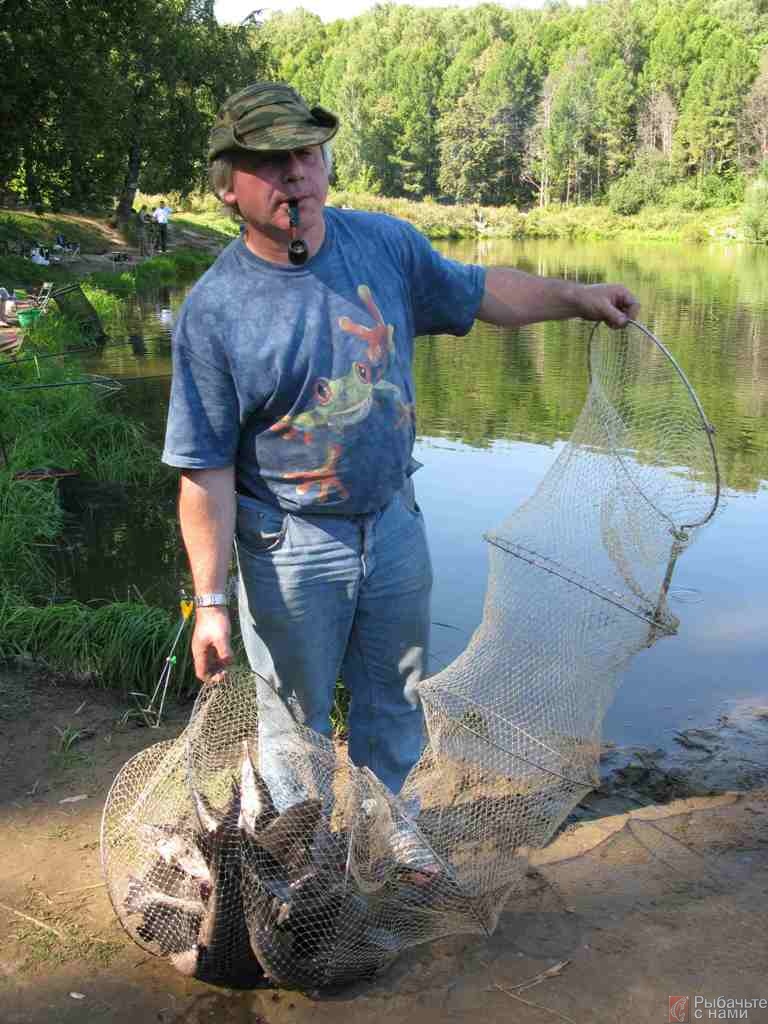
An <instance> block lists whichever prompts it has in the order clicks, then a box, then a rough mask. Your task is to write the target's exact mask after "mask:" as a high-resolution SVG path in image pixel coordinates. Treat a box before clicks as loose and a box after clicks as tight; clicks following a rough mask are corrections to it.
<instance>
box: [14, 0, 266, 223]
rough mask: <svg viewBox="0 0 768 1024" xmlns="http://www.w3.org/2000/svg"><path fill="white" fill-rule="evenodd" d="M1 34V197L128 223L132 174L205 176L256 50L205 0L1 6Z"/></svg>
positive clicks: (18, 1)
mask: <svg viewBox="0 0 768 1024" xmlns="http://www.w3.org/2000/svg"><path fill="white" fill-rule="evenodd" d="M3 14H4V23H5V24H7V25H8V26H12V29H10V28H9V30H8V31H6V32H3V33H2V35H1V36H0V39H1V41H2V46H3V66H4V68H5V69H6V71H7V74H6V75H5V76H4V82H3V146H2V149H0V191H9V192H12V193H13V194H15V195H17V196H19V197H20V198H21V199H22V200H23V201H25V202H27V203H28V204H30V205H32V206H33V207H42V206H46V207H49V208H52V209H57V208H61V207H62V206H74V207H77V208H80V209H83V208H85V207H92V208H94V209H106V208H109V207H111V206H112V205H113V202H114V200H115V199H116V198H120V199H121V204H120V206H121V210H122V216H123V218H124V219H127V215H128V211H129V209H130V205H131V203H132V198H133V193H134V191H135V189H136V185H137V182H138V180H139V176H140V175H141V176H142V177H145V178H146V179H147V180H149V181H151V182H153V187H154V188H156V189H158V190H159V189H170V188H176V189H179V190H181V191H187V190H189V188H191V187H192V186H193V185H194V184H195V183H196V182H197V181H199V180H200V178H201V176H202V174H203V171H204V145H205V139H206V136H207V133H208V130H209V126H210V122H211V119H212V116H213V114H214V112H215V109H216V107H217V105H218V103H219V102H220V101H221V100H222V99H223V98H224V96H225V95H226V94H227V93H228V92H229V91H231V90H232V89H233V88H234V87H236V86H237V85H239V84H241V83H242V82H243V81H245V80H247V78H249V77H257V76H258V70H259V68H260V66H261V65H262V64H263V60H262V55H261V43H260V40H259V39H258V36H257V35H254V34H253V32H252V31H251V30H250V29H248V28H247V27H237V28H236V27H232V26H220V25H218V24H217V23H216V20H215V18H214V15H213V4H212V3H209V2H207V0H204V2H197V0H130V2H128V3H125V4H107V5H104V4H102V3H99V2H97V0H79V2H78V4H77V5H75V6H74V7H73V6H72V5H69V4H54V5H51V4H50V3H47V2H45V0H8V3H6V4H5V5H4V10H3Z"/></svg>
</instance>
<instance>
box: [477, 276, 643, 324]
mask: <svg viewBox="0 0 768 1024" xmlns="http://www.w3.org/2000/svg"><path fill="white" fill-rule="evenodd" d="M638 310H639V304H638V301H637V299H636V298H635V297H634V295H632V293H631V292H630V291H628V289H626V288H625V287H624V286H623V285H621V284H591V285H586V284H579V283H578V282H576V281H563V280H561V279H559V278H553V277H537V276H536V275H534V274H525V273H523V271H521V270H512V269H511V268H507V267H491V268H490V269H489V270H488V272H487V274H486V279H485V294H484V295H483V301H482V302H481V303H480V311H479V313H478V319H480V320H485V321H486V323H491V324H498V325H499V326H501V327H522V326H523V325H524V324H535V323H539V322H540V321H542V320H567V319H568V318H569V317H582V318H583V319H584V320H602V321H603V322H604V323H606V324H608V326H609V327H624V326H625V324H626V322H627V319H628V318H631V319H633V320H634V319H635V317H636V314H637V312H638Z"/></svg>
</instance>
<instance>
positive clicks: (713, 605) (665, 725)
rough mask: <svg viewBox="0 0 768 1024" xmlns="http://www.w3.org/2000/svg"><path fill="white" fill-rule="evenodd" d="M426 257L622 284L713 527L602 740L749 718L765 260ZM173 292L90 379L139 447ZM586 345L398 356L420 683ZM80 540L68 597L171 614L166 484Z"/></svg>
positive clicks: (481, 579) (767, 647)
mask: <svg viewBox="0 0 768 1024" xmlns="http://www.w3.org/2000/svg"><path fill="white" fill-rule="evenodd" d="M440 248H441V249H442V250H443V251H444V252H446V253H447V254H448V255H450V256H452V257H454V258H456V259H461V260H464V261H468V262H478V263H483V264H485V265H488V266H492V265H501V264H504V265H509V266H516V267H518V268H519V269H522V270H528V271H531V272H534V273H540V274H546V275H551V276H561V277H568V278H571V279H576V280H580V281H584V282H598V281H610V280H613V281H621V282H623V283H624V284H626V285H627V286H628V287H629V288H631V289H632V290H633V291H634V293H635V294H636V295H637V296H638V298H639V299H640V301H641V303H642V312H641V320H643V321H644V322H645V323H646V324H647V325H648V326H649V327H650V328H651V329H652V330H653V331H654V332H655V333H656V334H657V335H658V336H659V337H660V338H661V340H662V341H663V342H664V343H665V344H666V345H667V347H668V348H669V349H670V350H671V351H672V352H673V354H674V355H675V357H676V358H677V360H678V361H679V363H680V365H681V366H682V368H683V370H684V371H685V373H686V374H687V376H688V378H689V379H690V381H691V383H692V384H693V386H694V388H695V389H696V392H697V394H698V395H699V398H700V400H701V402H702V404H703V406H704V409H705V411H706V413H707V416H708V418H709V419H710V421H711V422H712V423H713V424H714V425H715V427H716V431H717V449H718V455H719V459H720V466H721V472H722V476H723V479H724V483H725V487H724V497H725V501H724V506H725V507H724V511H723V512H722V513H721V514H720V515H718V516H717V517H716V519H715V520H714V522H713V523H712V524H711V525H709V526H708V527H707V529H706V530H704V531H702V533H701V536H700V537H699V538H698V539H697V541H696V543H695V544H694V545H693V546H692V547H691V548H690V549H689V550H688V551H687V552H686V553H685V554H684V556H683V557H682V558H681V559H680V561H679V563H678V565H677V567H676V570H675V574H674V578H673V581H672V588H671V591H670V604H671V607H672V610H673V611H674V612H675V614H676V615H677V616H678V617H679V619H680V628H679V631H678V633H677V635H675V636H674V637H669V638H665V639H663V640H661V641H659V642H658V643H656V645H655V646H654V647H652V648H650V649H648V650H646V651H644V652H642V654H640V655H638V656H637V657H636V658H635V659H634V661H633V662H632V664H631V666H630V667H629V669H628V670H627V671H626V673H625V675H624V678H623V682H622V685H621V688H620V690H619V692H618V695H617V697H616V699H615V701H614V703H613V705H612V707H611V708H610V710H609V712H608V716H607V718H606V723H605V735H606V738H608V739H610V740H613V741H614V742H617V743H619V744H642V745H656V744H661V745H665V744H666V745H668V744H669V740H670V737H671V736H672V734H673V733H674V732H675V731H676V730H681V729H685V728H687V727H690V726H694V725H706V724H710V723H713V722H714V721H716V719H717V717H718V715H720V714H721V713H723V712H724V711H727V710H728V709H729V708H731V707H732V706H733V705H734V704H738V703H743V702H744V701H748V702H754V703H755V704H762V705H768V673H767V671H766V670H767V668H768V531H767V530H766V523H767V522H768V487H767V485H766V481H768V250H766V249H758V248H747V247H739V246H733V247H731V248H724V247H711V248H710V247H683V246H674V247H672V246H667V245H650V244H646V245H642V246H639V245H638V246H632V247H630V246H628V245H625V244H621V245H620V244H613V243H581V242H578V243H571V242H568V243H566V242H562V243H561V242H525V243H518V242H508V241H481V242H471V243H470V242H464V243H455V244H447V243H446V244H442V245H441V246H440ZM183 295H184V292H183V290H173V291H169V290H161V291H159V292H156V293H152V294H147V295H143V296H141V297H140V298H139V299H138V300H137V301H136V303H135V306H134V308H133V309H132V311H131V313H130V315H129V318H128V321H127V323H126V325H125V334H126V337H127V336H128V335H131V334H132V335H134V342H133V344H132V345H130V344H125V338H123V339H117V338H115V343H114V344H112V345H108V346H107V347H106V348H105V349H104V351H103V352H102V353H101V354H100V355H99V356H98V357H95V358H94V359H93V360H92V362H91V365H90V367H89V368H90V369H91V370H93V371H94V372H99V373H108V374H112V375H115V376H117V377H121V378H123V379H124V380H125V381H126V388H125V391H124V392H123V394H122V395H121V396H120V398H119V399H118V401H120V402H121V403H123V404H126V405H127V406H128V407H129V408H130V409H131V410H132V411H133V413H134V414H135V415H136V416H137V417H139V418H141V419H142V421H144V422H145V423H147V425H148V426H149V429H150V432H151V434H152V436H153V437H156V438H158V439H159V438H160V437H161V434H162V425H163V421H164V412H165V404H166V401H167V394H168V374H169V371H170V359H169V346H170V329H171V326H172V322H173V318H174V315H175V313H176V311H177V309H178V307H179V305H180V303H181V301H182V299H183ZM587 332H588V328H587V326H586V325H584V324H582V323H580V322H567V323H551V324H545V325H535V326H532V327H528V328H524V329H520V330H505V329H500V328H495V327H490V326H488V325H485V324H481V323H478V324H476V325H475V327H474V328H473V330H472V332H471V333H470V334H469V335H468V336H467V337H466V338H452V337H433V338H424V339H421V340H420V341H419V342H418V344H417V353H416V360H415V377H416V387H417V396H418V413H417V434H418V442H417V445H416V451H415V455H416V457H417V458H418V459H419V461H420V462H422V463H423V468H422V469H421V470H420V471H419V472H418V474H417V476H416V486H417V492H418V497H419V503H420V505H421V507H422V509H423V510H424V514H425V516H426V519H427V523H428V527H429V535H430V541H431V548H432V556H433V562H434V569H435V589H434V600H433V620H434V628H433V662H432V668H433V669H435V670H436V669H438V668H440V667H442V666H443V665H445V664H447V663H448V662H449V661H451V660H452V659H453V658H454V657H455V656H456V655H457V654H458V653H459V652H460V651H461V650H462V649H463V648H464V646H465V645H466V642H467V640H468V639H469V637H470V635H471V633H472V631H473V629H474V628H475V627H476V625H477V624H478V622H479V621H480V618H481V613H482V602H483V597H484V594H485V585H486V571H487V550H486V544H485V543H484V541H483V540H482V534H483V533H484V531H487V530H488V529H490V528H491V527H493V526H494V525H495V524H497V523H498V522H499V521H500V520H501V519H502V518H504V517H505V516H506V515H507V514H508V513H509V512H511V511H512V510H513V509H514V508H515V507H516V506H517V505H518V504H519V503H520V502H521V501H522V500H524V499H525V498H526V497H527V496H529V495H530V494H531V493H532V492H533V491H534V490H535V488H536V486H537V484H538V483H539V481H540V480H541V479H542V477H543V476H544V474H545V473H546V471H547V469H548V467H549V466H550V465H551V464H552V462H553V461H554V459H555V458H556V456H557V453H558V451H559V450H560V448H561V447H562V445H563V443H564V440H565V439H567V437H568V436H569V434H570V432H571V430H572V427H573V425H574V422H575V420H576V417H577V415H578V412H579V410H580V408H581V405H582V403H583V400H584V397H585V394H586V388H587V372H586V344H585V343H586V339H587ZM119 341H122V342H123V343H122V344H119V343H118V342H119ZM85 535H86V536H87V537H88V542H87V544H86V546H85V547H81V548H79V549H78V551H77V553H76V557H73V559H72V564H71V577H72V578H71V587H72V590H73V592H74V593H75V595H76V596H78V597H80V598H81V599H89V598H94V597H96V598H104V597H113V596H117V597H124V596H126V595H128V594H130V593H131V592H135V591H138V592H140V593H142V594H143V595H144V596H145V597H146V598H147V599H148V600H152V601H154V602H160V603H166V604H167V605H168V606H169V607H170V606H172V605H173V604H174V603H175V601H176V600H177V594H178V588H179V586H180V584H181V583H183V582H184V580H185V578H186V577H185V566H184V560H183V557H182V556H181V554H180V551H179V542H178V535H177V531H176V527H175V512H174V497H173V492H172V489H171V487H170V486H169V488H168V490H167V491H166V492H165V493H163V494H161V495H151V496H144V497H141V498H138V497H137V498H135V500H132V501H131V502H130V504H129V505H128V506H127V507H126V504H125V502H122V501H118V502H115V504H114V505H112V506H109V505H108V504H107V505H100V506H98V507H94V508H92V509H91V518H90V521H89V525H88V529H87V531H86V533H85ZM134 588H135V590H134Z"/></svg>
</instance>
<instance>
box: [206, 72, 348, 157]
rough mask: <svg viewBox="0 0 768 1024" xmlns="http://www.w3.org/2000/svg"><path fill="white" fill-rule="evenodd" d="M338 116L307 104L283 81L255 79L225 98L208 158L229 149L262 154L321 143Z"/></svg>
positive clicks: (332, 130)
mask: <svg viewBox="0 0 768 1024" xmlns="http://www.w3.org/2000/svg"><path fill="white" fill-rule="evenodd" d="M338 127H339V119H338V117H336V115H335V114H332V113H331V112H330V111H329V110H324V109H323V107H312V108H311V109H310V108H309V107H308V106H307V104H306V103H305V102H304V100H303V99H302V98H301V96H299V94H298V93H297V92H296V90H295V89H292V88H291V87H290V86H289V85H284V84H283V83H282V82H254V83H253V85H249V86H246V88H245V89H241V90H240V92H237V93H235V94H234V95H233V96H230V97H229V99H228V100H226V101H225V103H224V105H223V106H222V108H221V110H219V113H218V114H217V116H216V123H215V124H214V126H213V129H212V130H211V134H210V136H209V139H208V160H209V161H210V160H215V159H216V157H217V156H219V155H220V154H221V153H225V152H227V150H244V151H245V152H248V153H263V152H270V151H274V150H279V149H300V148H301V147H302V146H318V145H320V143H322V142H327V141H328V139H330V138H332V137H333V136H334V135H335V134H336V131H337V129H338Z"/></svg>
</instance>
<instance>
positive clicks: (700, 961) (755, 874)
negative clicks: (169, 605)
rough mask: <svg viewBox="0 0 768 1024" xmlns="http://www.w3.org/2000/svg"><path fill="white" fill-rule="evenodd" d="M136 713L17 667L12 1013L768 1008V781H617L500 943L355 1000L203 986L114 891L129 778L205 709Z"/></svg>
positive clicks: (233, 1018)
mask: <svg viewBox="0 0 768 1024" xmlns="http://www.w3.org/2000/svg"><path fill="white" fill-rule="evenodd" d="M124 712H125V707H124V706H123V705H121V704H120V703H119V702H117V701H116V700H114V699H113V698H112V697H111V696H110V695H105V694H103V693H99V692H97V691H93V690H85V689H78V688H75V687H71V686H67V685H64V684H63V683H57V681H56V680H55V679H50V678H44V677H39V676H37V677H31V676H30V675H29V673H26V674H19V675H15V674H14V675H9V674H7V673H6V674H4V675H0V822H1V824H2V828H1V829H0V856H1V857H2V864H3V870H2V873H1V878H0V904H2V906H0V935H3V936H4V937H5V941H4V942H3V945H2V947H1V948H0V1021H2V1022H3V1024H22V1022H23V1024H44V1022H45V1024H49V1022H54V1024H70V1022H71V1024H74V1022H77V1024H83V1022H88V1024H90V1022H91V1021H93V1022H102V1021H105V1022H114V1024H123V1022H125V1024H137V1022H144V1021H147V1022H149V1021H153V1022H154V1021H158V1022H162V1024H170V1022H177V1024H181V1022H184V1024H198V1022H200V1024H202V1022H203V1021H216V1022H217V1024H230V1022H232V1024H234V1022H252V1024H255V1022H261V1024H264V1022H269V1024H293V1022H295V1024H304V1022H309V1021H312V1022H313V1024H314V1022H318V1024H323V1022H326V1021H327V1022H328V1024H331V1022H336V1021H338V1020H340V1019H341V1020H343V1021H344V1022H345V1024H356V1022H358V1021H359V1022H360V1024H363V1022H365V1024H379V1022H381V1024H398V1022H400V1021H403V1022H405V1021H408V1022H411V1021H414V1020H416V1021H419V1022H420V1024H438V1022H439V1024H444V1022H445V1021H449V1022H450V1021H455V1022H462V1024H463V1022H467V1024H476V1022H477V1017H478V1012H481V1013H482V1014H484V1016H485V1017H486V1019H488V1020H493V1021H497V1020H498V1021H505V1022H506V1021H515V1022H518V1024H543V1022H546V1021H550V1022H554V1021H557V1020H559V1021H566V1022H568V1021H570V1022H575V1024H588V1022H603V1021H605V1022H609V1021H610V1022H611V1024H613V1022H614V1021H616V1020H618V1019H628V1020H631V1021H638V1022H645V1021H649V1022H651V1021H654V1022H663V1021H666V1020H667V1019H668V1018H667V1009H668V997H669V996H673V995H682V996H685V995H688V996H690V997H692V999H693V997H695V996H699V997H702V998H706V999H710V1000H711V999H716V998H717V997H718V996H720V997H722V998H723V999H726V1000H727V999H761V998H763V999H768V981H767V980H766V976H767V972H766V910H768V895H767V894H768V791H766V790H756V789H753V790H751V791H747V792H744V793H741V794H736V793H732V794H726V795H722V796H717V797H699V798H695V799H689V800H687V801H676V802H673V803H671V804H668V805H666V806H658V805H651V806H648V807H645V808H642V807H639V806H638V798H637V797H636V796H633V795H631V794H630V795H629V796H626V795H622V793H621V792H620V791H619V790H618V789H617V788H616V787H613V789H612V790H611V791H610V792H608V791H607V792H606V794H605V795H603V796H601V797H598V798H596V799H594V800H593V801H591V802H589V803H588V804H587V805H586V806H584V807H582V808H581V809H580V810H579V815H580V820H574V821H572V822H571V824H569V825H568V826H567V827H566V829H565V830H564V831H563V832H562V833H561V834H560V835H559V836H558V838H557V839H556V840H555V841H554V842H553V843H551V844H550V846H549V847H547V849H546V850H544V851H540V852H539V853H538V854H537V855H536V857H535V859H534V863H533V865H532V867H531V870H530V871H529V874H528V876H527V878H526V880H525V885H524V888H523V891H522V892H521V893H520V894H519V896H518V897H516V898H515V899H514V900H512V901H511V902H510V904H509V906H508V907H507V909H506V911H505V913H504V914H503V916H502V919H501V923H500V926H499V928H498V929H497V931H496V932H495V934H494V935H492V936H490V937H480V936H473V935H468V936H459V937H457V938H452V939H448V940H444V941H441V942H438V943H435V944H433V945H432V946H429V947H424V948H420V949H417V950H415V951H413V952H411V953H409V954H407V955H405V956H403V957H402V958H401V959H400V960H399V961H398V963H397V964H396V965H395V967H394V969H392V970H391V971H389V972H388V973H387V974H384V975H382V976H381V977H380V978H379V979H377V980H376V981H375V982H373V983H372V984H367V985H361V986H358V987H357V988H355V989H350V990H348V991H346V992H344V993H343V994H341V995H336V996H333V997H325V998H321V999H310V998H308V997H306V996H303V995H301V994H299V993H295V992H287V991H281V990H277V991H273V990H261V991H254V992H248V993H234V994H233V993H229V992H226V991H221V990H217V989H214V988H211V987H209V986H206V985H203V984H201V983H199V982H195V981H189V980H186V979H184V978H182V977H180V976H179V975H177V974H175V972H174V971H173V970H172V969H171V968H170V967H169V966H168V965H167V964H165V963H163V962H160V961H157V960H154V959H152V958H148V957H147V955H146V954H145V953H144V952H143V951H142V950H141V949H139V948H138V947H137V946H135V945H134V944H133V943H132V942H131V941H130V940H129V939H128V938H127V937H126V936H125V934H124V933H123V931H122V930H121V928H120V926H119V924H118V923H117V920H116V919H115V917H114V914H113V912H112V909H111V906H110V904H109V901H108V899H107V896H106V891H105V889H104V887H103V885H102V884H101V876H100V870H99V849H98V841H99V819H100V813H101V808H102V806H103V802H104V799H105V796H106V793H107V790H108V788H109V785H110V783H111V781H112V779H113V778H114V775H115V774H116V772H117V770H118V769H119V768H120V766H121V765H122V764H123V763H124V762H125V761H126V760H127V759H128V757H130V756H131V755H132V754H133V753H134V752H136V751H137V750H140V749H142V748H143V747H145V746H147V745H148V744H149V743H151V742H155V741H156V740H158V739H161V738H163V737H166V736H170V735H175V734H176V733H177V732H178V731H179V730H180V728H181V727H182V725H183V723H184V720H185V719H186V717H187V716H186V713H179V712H176V713H175V717H174V718H172V719H171V720H170V721H169V723H168V724H167V725H165V726H164V727H163V728H162V729H160V730H157V731H154V730H152V731H149V730H146V729H137V728H134V727H131V726H129V725H126V724H125V723H121V719H122V717H123V715H124ZM72 798H83V799H76V800H73V799H72ZM577 817H578V816H577ZM563 961H568V963H567V964H566V965H565V966H563V967H558V965H559V964H562V963H563ZM547 971H549V972H550V973H549V974H545V973H544V972H547ZM531 980H533V982H534V983H533V984H531V985H530V987H525V986H523V987H516V986H521V983H525V982H526V981H531ZM767 1005H768V1004H767ZM691 1006H692V1008H693V1002H692V1003H691ZM693 1019H696V1018H694V1016H693V1014H692V1015H691V1020H693ZM699 1019H705V1020H706V1019H708V1018H707V1010H706V1009H705V1010H704V1014H703V1017H702V1018H699ZM746 1019H748V1020H750V1021H768V1008H766V1009H760V1008H753V1009H750V1010H749V1011H748V1017H747V1018H746Z"/></svg>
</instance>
